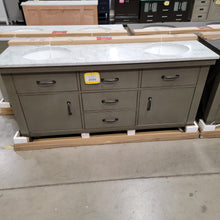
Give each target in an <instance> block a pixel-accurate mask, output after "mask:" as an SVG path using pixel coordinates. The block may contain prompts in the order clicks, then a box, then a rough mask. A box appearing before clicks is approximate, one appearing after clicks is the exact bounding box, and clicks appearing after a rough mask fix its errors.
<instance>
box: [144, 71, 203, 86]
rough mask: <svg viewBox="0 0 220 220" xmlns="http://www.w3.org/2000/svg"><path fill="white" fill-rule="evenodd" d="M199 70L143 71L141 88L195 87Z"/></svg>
mask: <svg viewBox="0 0 220 220" xmlns="http://www.w3.org/2000/svg"><path fill="white" fill-rule="evenodd" d="M198 75H199V68H184V69H183V68H174V69H159V70H155V69H154V70H143V74H142V82H141V86H142V87H155V86H177V85H195V84H196V82H197V78H198Z"/></svg>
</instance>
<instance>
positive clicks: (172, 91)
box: [138, 88, 194, 125]
mask: <svg viewBox="0 0 220 220" xmlns="http://www.w3.org/2000/svg"><path fill="white" fill-rule="evenodd" d="M193 93H194V88H156V89H144V90H142V91H141V96H140V107H139V109H140V112H139V120H138V123H139V125H148V124H175V123H176V124H184V123H186V120H187V116H188V112H189V108H190V105H191V102H192V97H193Z"/></svg>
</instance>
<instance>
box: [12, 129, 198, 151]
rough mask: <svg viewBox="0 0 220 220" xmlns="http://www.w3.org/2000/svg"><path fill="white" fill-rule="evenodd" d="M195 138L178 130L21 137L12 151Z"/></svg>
mask: <svg viewBox="0 0 220 220" xmlns="http://www.w3.org/2000/svg"><path fill="white" fill-rule="evenodd" d="M196 138H199V132H198V131H197V132H192V133H186V132H182V131H179V130H178V129H176V130H163V131H138V132H136V134H135V135H127V133H125V132H124V133H114V134H98V135H97V134H94V135H91V136H90V137H89V138H82V137H81V136H74V137H56V138H41V139H34V140H33V141H32V142H29V141H28V139H27V138H26V139H25V137H21V139H22V140H21V141H20V143H19V141H18V142H17V143H15V144H14V149H15V151H23V150H41V149H49V148H60V147H77V146H86V145H104V144H119V143H132V142H148V141H168V140H183V139H196ZM18 139H19V136H18ZM26 140H27V142H26ZM21 142H26V143H21Z"/></svg>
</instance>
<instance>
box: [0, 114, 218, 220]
mask: <svg viewBox="0 0 220 220" xmlns="http://www.w3.org/2000/svg"><path fill="white" fill-rule="evenodd" d="M16 130H17V125H16V122H15V120H14V118H13V116H0V220H3V219H4V220H18V219H25V220H26V219H28V220H35V219H36V220H39V219H41V220H60V219H62V220H69V219H71V220H72V219H77V220H103V219H104V220H113V219H114V220H117V219H120V220H122V219H126V220H139V219H140V220H146V219H147V220H189V219H193V220H197V219H199V220H203V219H204V220H207V219H209V220H219V219H220V156H219V155H220V139H197V140H183V141H166V142H146V143H132V144H115V145H103V146H101V145H100V146H85V147H73V148H59V149H50V150H38V151H24V152H14V151H13V149H10V148H9V147H8V146H11V145H12V137H13V135H14V133H15V131H16Z"/></svg>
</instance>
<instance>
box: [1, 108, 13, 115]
mask: <svg viewBox="0 0 220 220" xmlns="http://www.w3.org/2000/svg"><path fill="white" fill-rule="evenodd" d="M0 115H14V112H13V110H12V108H0Z"/></svg>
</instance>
